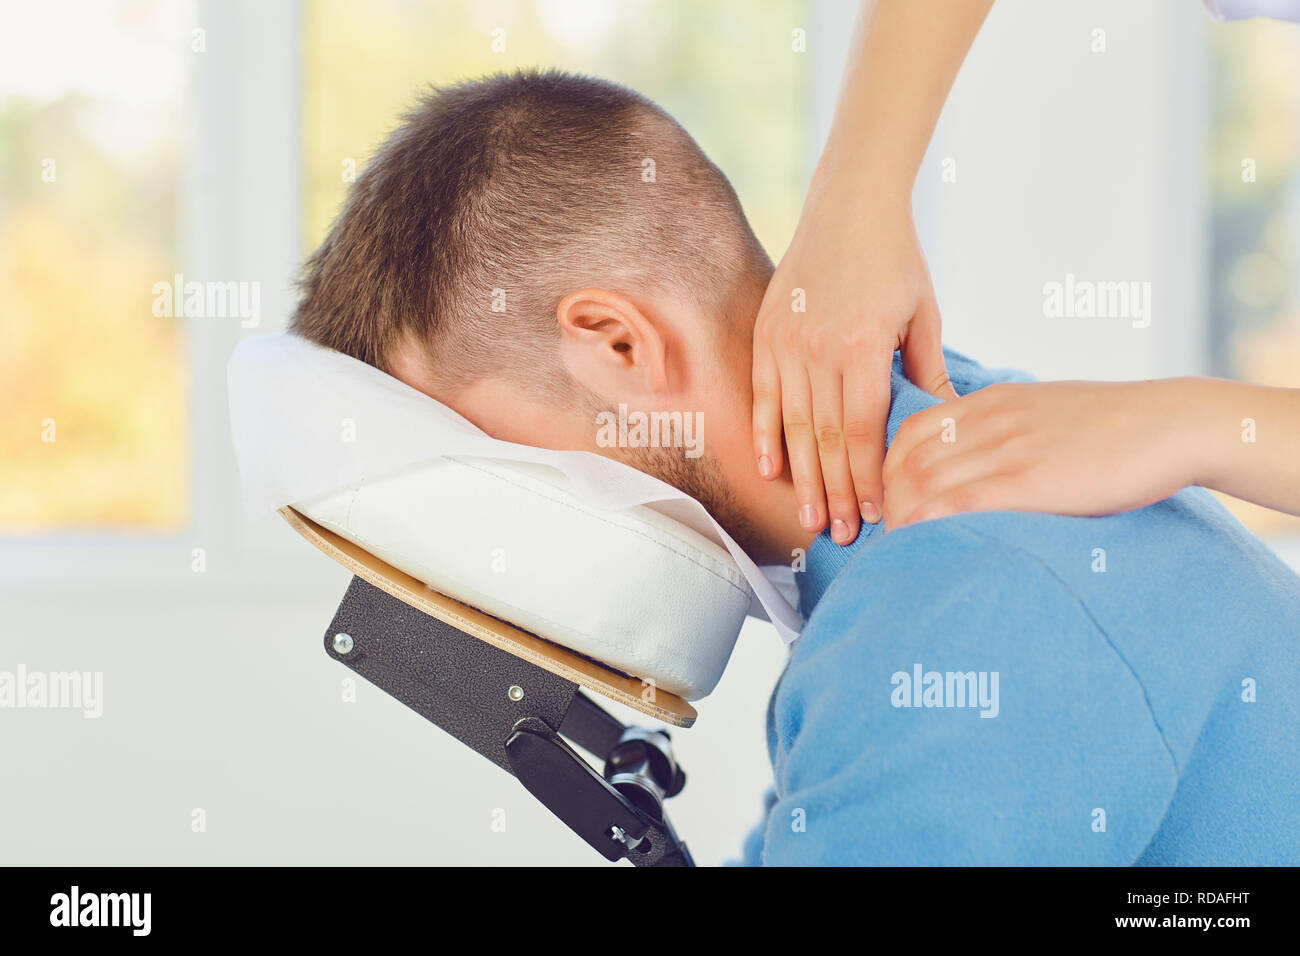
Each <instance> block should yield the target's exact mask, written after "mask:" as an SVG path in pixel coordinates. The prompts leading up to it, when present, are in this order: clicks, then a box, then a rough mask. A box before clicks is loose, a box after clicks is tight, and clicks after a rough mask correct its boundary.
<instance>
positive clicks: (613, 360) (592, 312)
mask: <svg viewBox="0 0 1300 956" xmlns="http://www.w3.org/2000/svg"><path fill="white" fill-rule="evenodd" d="M555 319H556V321H557V322H558V323H559V326H560V342H561V345H560V348H561V350H562V353H563V357H564V362H565V364H566V365H567V366H568V368H569V371H570V373H571V374H572V375H573V376H574V378H576V379H577V380H578V381H579V382H581V383H583V384H584V385H585V386H587V387H588V388H590V389H591V390H592V391H594V392H596V393H598V394H601V395H619V394H627V393H628V391H629V390H641V391H646V392H651V393H663V392H666V391H668V352H667V342H666V340H665V337H664V331H665V330H663V329H661V328H660V326H659V324H658V323H657V322H656V321H655V319H653V318H652V317H650V316H649V315H647V313H646V312H645V311H643V310H642V309H641V308H640V307H639V306H638V305H637V304H636V303H635V302H633V301H632V300H631V299H629V298H628V297H627V296H624V295H619V294H618V293H617V292H607V291H605V290H604V289H580V290H578V291H577V292H571V293H569V294H568V295H566V296H565V297H564V298H563V299H561V300H560V304H559V306H558V307H557V308H556V310H555Z"/></svg>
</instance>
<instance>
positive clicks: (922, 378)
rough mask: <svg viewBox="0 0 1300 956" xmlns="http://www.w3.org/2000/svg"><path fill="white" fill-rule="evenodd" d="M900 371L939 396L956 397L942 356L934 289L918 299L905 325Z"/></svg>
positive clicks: (932, 393) (941, 331) (939, 322)
mask: <svg viewBox="0 0 1300 956" xmlns="http://www.w3.org/2000/svg"><path fill="white" fill-rule="evenodd" d="M901 352H902V358H903V372H904V373H905V374H906V375H907V378H908V380H909V381H910V382H911V383H912V384H913V385H916V386H918V387H920V388H923V389H925V390H926V391H927V392H929V393H930V394H931V395H934V396H937V397H938V398H943V399H948V398H956V397H957V392H956V390H955V389H954V388H953V387H952V381H951V380H950V379H949V378H948V364H947V363H946V362H945V361H944V360H943V324H942V321H941V319H940V316H939V303H938V302H936V301H935V298H934V295H933V293H931V294H929V295H927V296H925V297H924V298H922V299H921V301H920V303H919V304H918V306H917V309H916V315H915V316H913V317H912V321H911V322H910V323H909V324H908V326H907V337H906V338H905V339H904V340H903V344H902V348H901Z"/></svg>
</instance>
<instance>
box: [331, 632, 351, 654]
mask: <svg viewBox="0 0 1300 956" xmlns="http://www.w3.org/2000/svg"><path fill="white" fill-rule="evenodd" d="M334 650H336V651H338V652H339V653H340V654H346V653H347V652H348V651H350V650H352V635H351V634H343V633H339V634H335V635H334Z"/></svg>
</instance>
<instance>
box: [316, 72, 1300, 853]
mask: <svg viewBox="0 0 1300 956" xmlns="http://www.w3.org/2000/svg"><path fill="white" fill-rule="evenodd" d="M771 272H772V265H771V262H770V260H769V259H768V257H767V256H766V254H765V253H764V252H763V250H762V247H761V246H760V245H759V243H758V241H757V240H756V239H755V237H754V235H753V233H752V231H751V230H750V228H749V225H748V223H747V222H746V220H745V217H744V214H743V212H742V210H741V208H740V204H739V202H738V201H737V199H736V196H735V193H734V191H733V190H732V189H731V186H730V185H729V183H728V182H727V180H726V178H725V177H724V176H723V175H722V173H721V172H720V171H719V170H718V169H717V168H716V167H715V166H714V165H713V164H712V163H710V162H709V160H708V159H707V157H705V156H704V154H703V153H702V152H701V151H700V149H699V148H698V146H696V144H695V143H694V141H693V140H691V138H690V137H689V135H687V134H686V132H685V131H684V130H682V129H681V127H680V126H678V125H677V124H676V123H675V122H674V121H673V120H672V119H671V117H669V116H668V115H667V114H666V113H664V112H663V111H662V110H661V109H659V108H658V107H657V106H655V105H654V104H653V103H651V102H650V101H648V100H646V99H645V98H644V97H642V96H640V95H639V94H636V93H634V92H632V91H630V90H627V89H624V88H622V87H619V86H617V85H615V84H611V83H606V82H603V81H600V80H595V79H590V78H583V77H574V76H570V75H567V74H563V73H555V72H550V73H538V72H524V73H516V74H512V75H497V76H492V77H488V78H485V79H483V80H480V81H475V82H469V83H463V84H460V85H458V86H454V87H451V88H448V89H444V90H438V91H435V92H433V93H432V94H430V95H429V96H428V97H427V98H426V99H425V100H424V101H423V102H422V103H421V105H420V106H419V107H417V108H416V109H415V110H414V111H413V112H412V113H411V114H409V115H408V117H407V118H406V120H405V122H404V123H403V124H402V126H401V127H400V128H399V129H398V130H397V131H396V132H395V133H394V134H393V135H392V136H391V137H390V138H389V140H388V142H387V143H385V145H384V146H383V147H382V148H381V149H380V151H379V153H378V154H377V155H376V157H375V158H374V160H373V161H372V162H371V163H370V165H369V166H368V167H367V169H366V170H365V172H364V173H363V174H362V175H361V176H360V177H359V178H358V179H357V181H356V182H355V183H354V184H353V186H352V190H351V193H350V195H349V197H348V200H347V202H346V204H345V206H344V208H343V210H342V212H341V213H340V216H339V218H338V220H337V222H336V223H335V225H334V227H333V229H332V231H331V232H330V234H329V237H328V238H327V239H326V241H325V242H324V244H323V245H322V246H321V248H320V249H319V250H318V251H317V252H316V253H315V255H314V256H313V257H312V258H311V260H310V261H309V263H308V265H307V269H306V272H305V276H304V279H303V283H302V288H303V299H302V302H301V304H300V307H299V309H298V313H297V315H296V317H295V320H294V328H295V331H297V332H298V333H300V334H302V335H304V336H306V337H307V338H309V339H312V340H313V341H315V342H318V343H319V344H322V345H326V346H329V347H331V348H335V349H338V350H340V351H343V352H346V353H348V354H350V355H353V356H354V357H357V358H360V359H363V360H365V361H367V362H369V363H371V364H373V365H375V366H377V367H379V368H381V369H383V370H385V371H387V372H389V373H390V374H392V375H394V376H396V377H397V378H399V379H401V380H402V381H404V382H406V383H407V384H409V385H411V386H413V387H415V388H417V389H420V390H421V391H423V392H425V393H426V394H428V395H430V396H432V397H433V398H435V399H437V400H438V401H440V402H442V403H443V404H445V405H448V406H450V407H452V408H453V409H455V410H456V411H457V412H459V413H460V414H461V415H463V416H464V417H465V418H467V419H469V420H470V421H472V422H474V423H475V424H476V425H478V426H479V427H480V428H481V429H482V430H483V431H485V432H487V433H489V434H491V435H493V436H494V437H496V438H499V439H503V440H506V441H512V442H517V443H521V444H528V445H536V446H543V447H548V448H554V449H577V450H586V451H591V452H595V453H597V454H603V455H607V456H609V457H612V458H615V459H617V460H621V461H624V462H626V463H628V464H631V465H633V466H634V467H637V468H639V469H641V470H643V471H645V472H647V473H649V474H652V475H654V476H656V477H659V478H661V479H663V480H665V481H668V482H670V483H671V484H673V485H675V486H677V487H678V488H680V489H682V490H683V491H685V492H687V493H688V494H691V495H692V496H694V497H695V498H697V499H698V500H699V501H700V502H701V503H702V504H704V505H705V506H706V507H707V508H708V509H709V510H710V512H711V513H712V514H713V515H714V516H715V517H716V518H717V519H718V520H719V522H721V523H722V525H723V526H724V527H726V528H727V530H728V532H729V533H730V534H731V535H732V537H733V538H735V540H736V541H737V542H738V543H739V544H740V545H741V546H742V547H744V548H745V550H746V551H747V553H749V555H750V556H751V557H753V558H754V559H755V561H757V562H758V563H760V564H782V563H791V562H792V561H793V562H794V564H795V566H796V569H797V570H798V571H799V573H798V574H797V576H796V577H797V580H798V583H799V589H800V597H801V610H802V611H803V612H804V614H805V616H807V618H808V623H807V626H806V627H805V629H804V633H803V635H802V636H801V637H800V638H799V639H798V640H797V641H796V642H795V644H794V645H793V648H792V651H791V656H790V661H789V664H788V666H787V668H786V671H785V673H784V674H783V676H782V678H781V680H780V682H779V684H778V686H777V688H776V690H775V692H774V694H773V698H772V702H771V706H770V710H769V727H768V742H769V751H770V753H771V756H772V760H773V768H774V771H775V788H774V795H773V799H772V800H771V801H769V806H768V809H767V817H766V820H765V824H764V826H763V827H762V828H761V829H760V831H759V832H758V833H756V835H755V837H754V839H753V840H751V842H750V846H749V849H748V853H747V857H748V859H749V861H750V862H759V861H762V862H766V863H775V864H787V863H915V864H921V863H1134V862H1139V863H1161V864H1190V863H1208V864H1215V863H1218V864H1225V863H1264V862H1290V863H1296V862H1300V832H1297V830H1298V828H1297V822H1296V821H1297V819H1298V818H1300V797H1298V796H1297V794H1298V793H1300V747H1297V744H1296V738H1295V729H1296V727H1297V726H1300V695H1297V694H1296V693H1295V688H1296V687H1297V686H1300V664H1298V663H1297V661H1298V659H1300V655H1297V653H1296V636H1297V635H1300V581H1298V580H1297V579H1296V576H1295V575H1294V574H1293V573H1292V572H1290V571H1289V570H1288V569H1287V568H1285V567H1284V566H1283V565H1282V564H1281V563H1280V562H1279V561H1278V560H1277V559H1276V558H1275V557H1274V556H1273V555H1272V554H1271V553H1269V552H1268V550H1267V549H1266V548H1264V547H1263V545H1262V544H1260V543H1259V542H1258V541H1256V540H1255V539H1254V538H1253V537H1251V536H1250V535H1249V534H1247V533H1246V532H1245V531H1244V530H1243V529H1242V528H1241V527H1240V525H1238V524H1237V523H1236V522H1235V521H1233V519H1231V518H1230V517H1229V516H1228V515H1227V514H1226V512H1224V511H1223V510H1222V509H1221V508H1220V507H1219V506H1218V505H1217V504H1216V503H1214V502H1213V500H1212V499H1211V498H1210V497H1209V496H1208V495H1206V494H1204V493H1203V492H1200V491H1198V490H1192V491H1185V492H1180V493H1179V494H1177V495H1175V496H1173V497H1172V498H1169V499H1166V500H1165V501H1162V502H1159V503H1157V504H1155V505H1152V506H1151V507H1149V508H1144V509H1142V510H1140V511H1135V512H1130V513H1128V514H1124V515H1118V516H1113V517H1109V518H1097V519H1083V518H1067V517H1061V516H1056V515H1043V514H1018V513H1008V512H998V513H984V514H966V515H960V516H955V517H951V518H945V519H941V520H938V521H933V522H926V523H922V524H918V525H915V526H911V527H908V528H905V529H902V530H900V531H898V532H897V533H891V534H885V533H884V529H882V528H879V527H877V526H871V525H864V526H863V527H862V530H861V531H860V533H859V535H858V537H857V539H856V540H855V541H854V542H853V543H852V544H851V545H849V546H847V547H843V548H841V547H839V546H837V545H835V544H833V543H832V542H831V540H830V538H829V536H828V535H827V534H822V535H819V536H818V537H817V538H816V539H815V540H810V537H811V536H810V534H809V533H808V532H806V531H804V530H803V528H802V527H801V524H800V522H799V520H798V517H797V514H796V505H795V502H796V501H797V500H798V499H797V498H796V496H795V489H794V487H793V484H792V483H791V480H790V478H789V476H788V474H787V475H786V476H785V477H783V478H782V479H780V480H776V481H768V480H764V479H761V478H760V477H759V476H758V475H757V474H756V473H755V469H754V466H753V460H752V449H751V430H750V410H751V407H752V404H751V393H750V388H751V386H750V374H751V364H752V363H751V341H752V338H751V337H752V332H753V321H754V316H755V314H756V312H757V310H758V307H759V304H760V302H761V301H762V298H763V294H764V292H765V290H766V286H767V283H768V281H769V279H770V276H771ZM947 362H948V369H949V372H950V374H951V377H952V380H953V383H954V386H955V387H956V389H957V391H958V393H961V394H964V393H966V392H969V391H971V390H974V389H977V388H983V387H987V386H993V385H996V383H997V382H999V381H1005V380H1007V379H1008V378H1010V377H1012V376H1009V375H1007V374H1005V373H1002V374H999V373H993V372H990V371H988V370H986V369H984V368H982V367H980V366H978V365H977V364H975V363H973V362H971V361H969V360H967V359H964V358H962V357H961V356H957V355H955V354H952V353H949V354H948V355H947ZM890 387H891V392H892V404H891V414H890V422H889V429H888V433H889V440H890V441H892V439H893V436H894V434H895V433H896V432H897V429H898V427H899V425H900V424H901V422H902V421H903V419H905V418H906V417H907V416H908V415H910V414H912V413H913V412H916V411H919V410H921V409H923V408H925V407H928V406H929V405H932V404H934V403H935V401H936V400H935V399H934V398H933V397H931V396H929V395H928V394H926V393H925V392H923V391H921V390H920V389H917V388H915V387H914V386H912V385H910V384H909V383H908V382H907V381H906V380H905V379H904V377H903V375H902V373H901V369H900V368H899V366H898V363H897V362H896V363H895V369H894V374H893V377H892V380H891V382H890ZM619 405H624V406H626V407H627V408H629V409H633V410H637V411H642V412H648V413H654V412H670V413H671V412H677V413H687V412H689V413H698V414H700V415H702V417H703V422H704V426H705V430H704V434H705V436H706V437H705V441H704V453H703V454H702V455H699V456H698V457H691V456H687V455H685V454H683V450H682V449H680V448H672V447H663V446H660V447H651V448H620V447H610V446H609V444H608V443H601V442H599V441H598V430H599V425H598V423H597V414H598V413H599V412H601V411H604V410H608V409H611V408H615V407H617V406H619ZM805 560H806V566H805Z"/></svg>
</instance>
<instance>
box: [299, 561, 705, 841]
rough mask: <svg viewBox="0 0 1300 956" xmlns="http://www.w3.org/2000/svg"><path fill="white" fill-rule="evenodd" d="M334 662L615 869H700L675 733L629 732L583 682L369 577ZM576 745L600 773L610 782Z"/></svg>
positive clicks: (343, 626) (351, 604)
mask: <svg viewBox="0 0 1300 956" xmlns="http://www.w3.org/2000/svg"><path fill="white" fill-rule="evenodd" d="M325 650H326V652H327V653H328V654H329V655H330V657H332V658H334V659H335V660H336V661H338V662H339V663H341V664H343V665H345V666H346V667H348V668H350V669H351V670H352V671H354V672H355V673H357V674H359V675H360V676H362V677H364V678H365V679H366V680H367V681H369V682H370V683H372V684H374V685H375V686H376V687H378V688H379V689H380V690H382V691H384V692H385V693H387V694H390V695H391V696H393V697H395V698H397V699H398V700H399V701H401V702H402V703H403V704H405V705H406V706H407V707H409V708H411V709H412V710H414V711H415V712H416V713H417V714H419V715H420V716H421V717H424V718H425V719H426V720H429V721H431V722H433V723H434V724H437V725H438V726H439V727H441V728H442V729H443V730H445V731H447V732H448V733H449V734H451V735H452V736H453V737H455V738H457V739H458V740H460V741H461V742H462V743H464V744H467V745H468V746H469V747H471V748H472V749H474V750H475V751H477V752H478V753H480V754H482V755H483V756H484V757H487V758H488V759H489V760H491V761H492V762H493V763H495V764H496V765H497V766H498V767H501V768H502V769H503V770H506V771H507V772H509V773H511V774H513V775H514V776H515V777H516V778H518V780H519V782H520V783H522V784H523V785H524V787H526V788H527V789H528V791H529V792H530V793H532V794H533V796H535V797H537V798H538V799H539V800H540V801H541V802H542V803H543V804H544V805H545V806H546V807H547V808H548V809H549V810H550V811H551V812H552V813H554V814H555V815H556V816H557V817H559V818H560V820H562V821H563V822H564V823H565V824H566V825H567V826H568V827H569V828H570V829H571V830H573V831H574V832H575V833H577V834H578V836H580V837H582V838H583V839H584V840H586V841H587V843H588V844H590V845H591V846H592V847H593V848H595V849H596V850H597V852H599V853H600V854H601V855H602V856H604V857H605V859H607V860H619V859H622V858H624V857H627V858H628V859H630V860H631V861H632V863H633V864H635V865H637V866H693V865H694V862H693V861H692V860H691V855H690V851H688V850H687V848H686V844H684V843H683V842H681V841H680V840H679V839H678V837H677V834H676V832H675V831H674V830H673V827H672V824H671V823H670V822H669V820H668V817H667V815H666V814H665V812H664V801H665V800H667V799H668V798H669V797H672V796H675V795H676V794H678V793H680V792H681V789H682V787H683V786H684V785H685V781H686V777H685V774H684V773H683V772H682V770H681V768H680V767H678V766H677V762H676V760H675V759H674V757H673V754H672V746H671V741H670V740H669V737H668V734H667V732H666V731H663V730H649V729H645V728H641V727H626V726H624V725H623V724H622V723H621V722H619V721H618V720H616V719H615V718H614V717H612V716H610V715H609V714H607V713H606V712H605V711H604V710H602V709H601V708H600V707H599V706H598V705H596V704H595V703H594V702H593V701H592V700H590V699H589V698H588V697H586V696H585V695H584V694H583V693H582V692H581V691H580V690H579V688H578V685H577V684H575V683H574V682H573V681H570V680H567V679H565V678H563V677H560V676H559V675H558V674H552V673H551V672H550V671H548V670H545V669H543V668H541V667H538V666H537V665H535V664H531V663H529V662H528V661H525V660H522V659H521V658H518V657H515V656H514V655H513V654H510V653H508V652H506V651H503V650H501V649H500V648H498V647H495V646H493V645H491V644H488V643H487V642H486V641H483V640H480V639H479V638H477V637H474V636H473V635H470V634H466V633H464V632H463V631H461V630H459V629H458V628H456V627H454V626H453V625H451V624H447V623H446V622H444V621H441V620H439V619H438V618H435V617H432V616H431V615H428V614H425V613H424V612H422V611H419V610H416V609H415V608H414V607H411V606H410V605H409V604H406V603H405V602H403V601H401V600H399V599H398V598H395V597H393V596H392V595H391V594H388V593H387V592H386V591H383V590H381V589H379V588H377V587H375V586H374V585H372V584H370V583H369V582H367V581H364V580H362V579H361V578H359V577H354V578H353V579H352V583H351V584H349V585H348V589H347V593H346V594H344V596H343V601H342V603H341V604H339V608H338V610H337V611H336V612H335V614H334V620H333V621H331V622H330V627H329V631H328V632H327V633H326V634H325ZM566 738H567V741H572V743H573V744H575V745H577V746H578V747H581V748H582V749H583V750H585V751H587V752H588V753H590V754H591V755H592V756H593V757H595V758H597V759H598V760H599V761H602V762H603V764H604V771H603V773H598V772H597V771H596V770H595V769H594V768H593V767H591V766H590V765H589V764H588V763H587V762H586V761H585V760H583V758H582V757H581V756H580V755H579V754H578V753H577V752H576V751H575V750H574V749H573V748H572V747H571V746H569V743H568V742H566Z"/></svg>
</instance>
